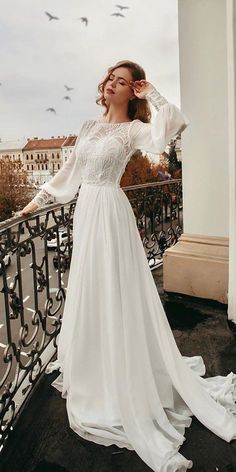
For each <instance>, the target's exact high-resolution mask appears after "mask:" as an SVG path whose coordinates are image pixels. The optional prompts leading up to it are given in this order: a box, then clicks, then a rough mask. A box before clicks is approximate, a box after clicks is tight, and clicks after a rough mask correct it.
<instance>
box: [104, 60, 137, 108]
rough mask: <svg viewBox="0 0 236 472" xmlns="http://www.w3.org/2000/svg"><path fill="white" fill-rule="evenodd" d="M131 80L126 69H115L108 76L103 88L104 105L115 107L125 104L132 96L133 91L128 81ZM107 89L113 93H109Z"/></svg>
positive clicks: (129, 73)
mask: <svg viewBox="0 0 236 472" xmlns="http://www.w3.org/2000/svg"><path fill="white" fill-rule="evenodd" d="M130 80H133V77H132V74H131V71H130V70H129V69H127V68H126V67H117V68H116V69H114V70H113V71H112V72H111V73H110V75H109V76H108V81H107V82H106V84H105V87H104V98H105V100H106V103H107V104H108V103H111V102H112V103H114V104H117V105H120V104H124V103H127V102H128V101H129V100H130V98H131V97H133V96H134V93H133V89H132V87H131V86H130V84H129V81H130ZM109 89H111V90H112V91H113V93H112V92H109Z"/></svg>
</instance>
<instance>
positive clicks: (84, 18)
mask: <svg viewBox="0 0 236 472" xmlns="http://www.w3.org/2000/svg"><path fill="white" fill-rule="evenodd" d="M115 6H116V7H117V8H119V9H120V10H121V11H123V10H127V9H128V8H129V7H127V6H125V5H115ZM44 13H45V15H47V17H48V19H49V21H52V20H60V18H59V17H58V16H55V15H52V14H51V13H49V12H48V11H45V12H44ZM110 16H121V17H123V18H124V17H125V15H123V13H120V12H115V13H111V15H110ZM77 20H81V22H82V23H85V25H86V26H88V18H87V16H81V17H80V18H77ZM1 85H2V82H0V86H1ZM64 87H65V89H66V91H67V92H70V91H71V90H74V89H73V87H69V86H68V85H64ZM62 100H68V101H71V97H70V96H69V95H65V96H64V97H63V99H62ZM46 111H49V112H51V113H55V114H56V110H55V108H53V107H49V108H46Z"/></svg>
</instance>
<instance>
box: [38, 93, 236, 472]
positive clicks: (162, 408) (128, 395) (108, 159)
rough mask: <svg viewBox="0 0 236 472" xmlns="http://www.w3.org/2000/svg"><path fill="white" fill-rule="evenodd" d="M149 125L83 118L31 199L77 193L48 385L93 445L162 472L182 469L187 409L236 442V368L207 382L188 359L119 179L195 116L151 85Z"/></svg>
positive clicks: (199, 364)
mask: <svg viewBox="0 0 236 472" xmlns="http://www.w3.org/2000/svg"><path fill="white" fill-rule="evenodd" d="M146 98H147V100H150V102H151V103H152V104H153V105H154V107H155V108H156V110H157V113H156V115H155V117H154V119H153V121H152V123H143V122H142V121H140V120H138V119H135V120H133V121H131V122H123V123H106V122H104V119H103V117H101V118H99V119H97V120H87V121H85V122H84V123H83V125H82V127H81V130H80V133H79V136H78V138H77V140H76V144H75V148H74V150H73V153H72V154H71V157H70V158H69V159H68V161H67V162H66V163H65V164H64V165H63V166H62V168H61V169H60V170H59V171H58V173H57V174H56V175H55V176H54V177H53V178H52V179H51V180H50V181H49V182H47V183H45V184H43V185H42V187H41V190H40V191H39V193H38V194H37V195H36V196H35V197H34V199H33V200H34V201H35V202H36V203H37V204H38V206H42V205H43V204H44V203H45V202H46V201H47V199H48V198H50V195H53V196H54V197H55V198H56V201H58V202H60V203H66V202H69V201H70V200H71V199H72V198H73V197H74V196H75V194H76V193H77V191H78V187H79V185H81V187H80V190H79V196H78V199H77V202H76V207H75V212H74V220H73V253H72V260H71V266H70V272H69V277H68V286H67V296H66V301H65V307H64V313H63V319H62V326H61V331H60V334H59V339H58V353H57V360H56V361H55V362H51V363H50V364H49V365H48V367H47V370H46V372H47V373H49V372H52V371H53V370H55V369H59V370H60V373H59V376H58V377H57V378H56V380H55V381H54V382H53V383H52V385H53V386H54V387H55V388H56V389H58V390H59V391H60V392H61V395H62V397H63V398H65V399H66V408H67V412H68V419H69V423H70V427H71V428H72V429H73V430H74V431H75V432H76V433H77V434H78V435H79V436H81V437H83V438H85V439H87V440H90V441H94V442H95V443H98V444H103V445H106V446H107V445H111V444H116V445H117V446H119V447H126V448H127V449H131V450H135V451H136V452H137V454H138V455H139V456H140V457H141V458H142V460H143V461H144V462H145V463H146V464H148V466H149V467H150V468H151V469H152V470H154V471H155V472H175V471H182V472H183V471H186V470H187V469H190V468H192V465H193V463H192V461H191V459H187V458H185V457H184V456H183V455H182V454H180V453H179V452H178V450H179V448H180V446H181V444H183V442H184V441H185V436H184V433H185V428H186V427H189V426H190V424H191V421H192V415H194V416H196V418H197V419H198V420H199V421H200V422H201V423H202V424H203V425H205V426H206V427H207V428H208V429H209V430H211V431H212V432H213V433H215V434H216V435H217V436H219V437H221V438H222V439H224V440H225V441H227V442H230V441H231V440H233V439H236V403H235V402H236V374H235V373H233V372H230V373H229V374H228V375H227V376H216V377H211V378H203V377H202V376H203V375H204V374H205V365H204V362H203V359H202V357H201V356H193V357H185V356H182V355H181V353H180V351H179V349H178V347H177V345H176V343H175V339H174V337H173V334H172V331H171V328H170V326H169V323H168V321H167V318H166V315H165V311H164V308H163V305H162V303H161V300H160V297H159V294H158V291H157V288H156V285H155V283H154V279H153V276H152V273H151V270H150V267H149V264H148V261H147V257H146V254H145V250H144V248H143V245H142V241H141V238H140V235H139V232H138V229H137V225H136V220H135V216H134V213H133V210H132V207H131V204H130V202H129V200H128V198H127V196H126V194H125V193H124V191H123V190H122V189H121V187H120V184H119V183H120V179H121V177H122V174H123V173H124V170H125V167H126V165H127V163H128V161H129V159H130V157H131V155H132V154H133V153H134V151H135V150H136V149H144V150H146V151H150V152H154V153H160V152H163V151H164V149H165V147H166V145H167V144H168V143H169V141H170V139H171V138H172V137H174V136H176V135H177V134H178V133H180V132H182V131H183V130H184V129H185V128H186V127H187V126H188V124H189V122H188V120H187V118H186V116H185V115H184V114H183V113H182V112H181V111H180V110H179V108H178V107H177V106H175V105H173V104H171V103H169V102H167V100H166V99H165V98H164V97H162V96H161V95H160V94H159V92H158V91H157V90H156V89H155V88H153V89H152V90H151V92H149V93H148V94H147V96H146Z"/></svg>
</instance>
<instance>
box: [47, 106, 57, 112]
mask: <svg viewBox="0 0 236 472" xmlns="http://www.w3.org/2000/svg"><path fill="white" fill-rule="evenodd" d="M46 111H51V112H52V113H56V110H55V108H52V107H49V108H47V109H46Z"/></svg>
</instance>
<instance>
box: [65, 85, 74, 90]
mask: <svg viewBox="0 0 236 472" xmlns="http://www.w3.org/2000/svg"><path fill="white" fill-rule="evenodd" d="M64 87H65V88H66V90H67V92H70V90H74V89H73V87H68V85H64Z"/></svg>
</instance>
